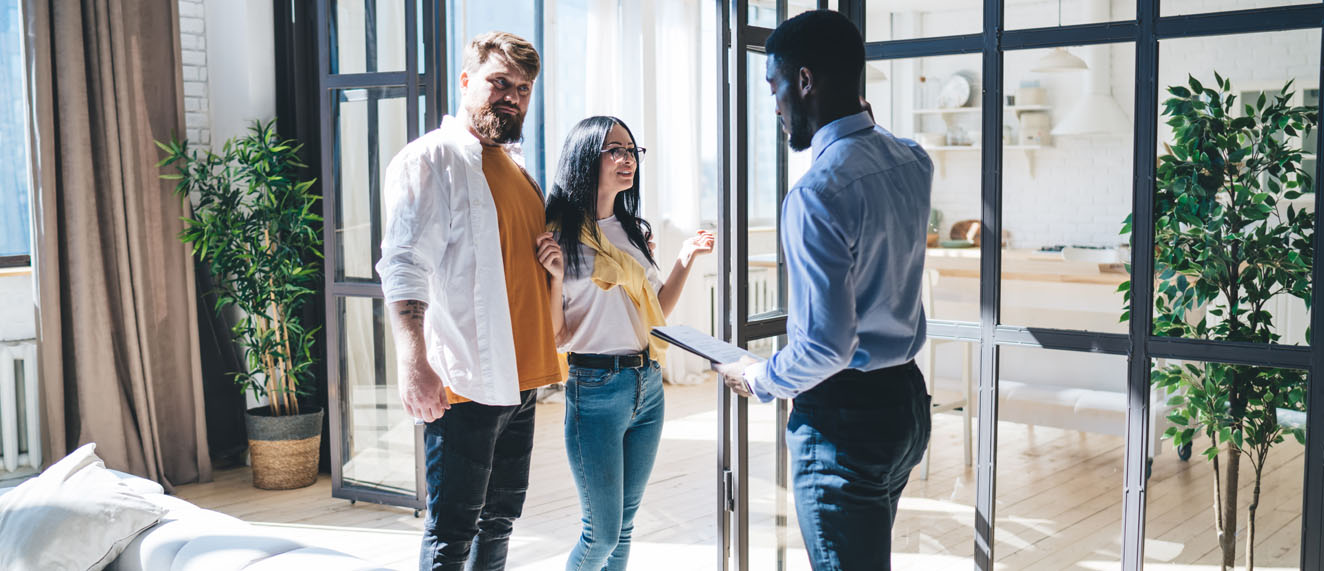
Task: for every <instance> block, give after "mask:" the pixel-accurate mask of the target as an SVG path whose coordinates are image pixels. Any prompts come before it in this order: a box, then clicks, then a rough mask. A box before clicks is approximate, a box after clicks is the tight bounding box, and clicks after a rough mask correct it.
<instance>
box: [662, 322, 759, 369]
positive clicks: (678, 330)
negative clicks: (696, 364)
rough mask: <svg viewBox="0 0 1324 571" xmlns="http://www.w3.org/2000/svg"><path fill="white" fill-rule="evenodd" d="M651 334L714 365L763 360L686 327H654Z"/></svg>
mask: <svg viewBox="0 0 1324 571" xmlns="http://www.w3.org/2000/svg"><path fill="white" fill-rule="evenodd" d="M652 333H653V336H654V337H657V338H658V339H661V340H663V341H666V342H667V343H670V344H672V345H675V346H677V347H680V348H681V349H684V350H686V351H689V352H690V353H694V354H695V355H698V356H700V357H703V358H705V359H708V360H709V361H712V362H713V363H714V364H719V365H720V364H725V363H734V362H736V361H739V360H740V358H741V357H750V358H752V359H758V360H760V361H763V360H764V359H763V357H760V356H758V355H755V354H753V353H750V352H749V351H746V350H744V349H741V348H740V347H737V346H735V345H732V344H730V343H727V342H725V341H722V340H719V339H716V338H714V337H713V336H711V335H708V334H707V333H704V332H702V331H699V330H698V329H695V328H693V327H690V326H688V325H668V326H665V327H654V328H653V331H652Z"/></svg>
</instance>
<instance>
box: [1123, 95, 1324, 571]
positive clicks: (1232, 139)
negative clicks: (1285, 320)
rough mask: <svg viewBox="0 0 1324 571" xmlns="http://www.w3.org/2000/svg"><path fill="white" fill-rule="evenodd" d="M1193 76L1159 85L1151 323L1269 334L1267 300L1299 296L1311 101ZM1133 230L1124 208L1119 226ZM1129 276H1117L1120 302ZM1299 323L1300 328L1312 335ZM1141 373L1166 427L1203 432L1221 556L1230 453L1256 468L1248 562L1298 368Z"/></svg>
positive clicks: (1219, 366) (1306, 278) (1204, 367)
mask: <svg viewBox="0 0 1324 571" xmlns="http://www.w3.org/2000/svg"><path fill="white" fill-rule="evenodd" d="M1214 81H1215V83H1214V85H1213V86H1212V87H1208V86H1205V85H1204V84H1202V83H1201V82H1200V81H1198V80H1197V79H1196V78H1195V77H1190V78H1189V82H1188V84H1189V85H1188V86H1180V85H1179V86H1172V87H1169V88H1168V93H1169V94H1170V95H1171V97H1170V98H1169V99H1167V100H1166V101H1164V102H1163V115H1164V116H1166V117H1168V121H1167V124H1168V125H1169V126H1171V127H1172V129H1173V142H1172V143H1171V144H1170V146H1169V147H1168V149H1167V153H1166V154H1164V155H1163V156H1161V157H1159V164H1158V171H1157V188H1156V194H1155V197H1154V216H1155V236H1154V238H1155V246H1154V271H1155V274H1156V275H1157V280H1156V283H1155V295H1154V311H1155V314H1154V334H1155V335H1164V336H1171V337H1186V338H1196V339H1210V340H1219V341H1241V342H1251V343H1273V342H1276V341H1278V340H1279V338H1280V335H1279V334H1278V333H1277V332H1276V331H1275V329H1274V323H1273V317H1274V316H1273V315H1271V314H1270V312H1269V311H1268V310H1267V309H1266V305H1267V304H1268V303H1269V302H1270V300H1272V299H1274V298H1275V297H1276V296H1279V295H1290V296H1294V297H1296V298H1299V299H1301V300H1304V301H1305V303H1306V307H1307V308H1309V307H1310V303H1311V299H1310V269H1311V266H1310V264H1311V260H1312V259H1313V257H1314V246H1313V242H1312V239H1313V236H1314V229H1315V228H1314V214H1313V213H1312V212H1309V211H1304V210H1301V209H1298V208H1297V207H1296V206H1294V205H1293V204H1290V201H1292V200H1295V199H1298V198H1300V197H1303V196H1310V195H1313V192H1314V190H1313V181H1312V178H1311V175H1310V173H1308V172H1306V170H1305V169H1303V168H1302V166H1301V165H1302V158H1303V157H1302V150H1301V144H1300V141H1301V140H1302V139H1303V138H1305V137H1309V136H1311V132H1312V130H1313V129H1314V128H1316V126H1317V125H1318V122H1319V116H1318V113H1317V112H1316V111H1315V110H1313V109H1309V108H1306V107H1300V106H1293V105H1292V104H1291V100H1292V98H1293V93H1292V91H1291V88H1292V87H1291V86H1292V83H1291V82H1290V81H1289V82H1288V83H1287V84H1286V85H1285V86H1284V87H1283V89H1282V90H1281V91H1279V92H1278V93H1277V94H1261V95H1260V96H1259V97H1258V98H1257V99H1256V100H1255V101H1247V102H1243V103H1242V104H1241V106H1240V107H1239V106H1238V102H1237V96H1236V95H1235V94H1234V92H1233V91H1232V83H1231V82H1230V81H1229V80H1227V79H1226V78H1224V77H1222V76H1220V75H1219V74H1217V73H1215V74H1214ZM1130 232H1131V219H1130V218H1128V219H1127V220H1126V223H1125V224H1124V226H1123V229H1122V234H1129V233H1130ZM1130 285H1131V284H1130V282H1126V283H1124V284H1122V285H1121V287H1120V288H1119V290H1120V291H1123V292H1125V294H1124V295H1125V299H1126V301H1127V303H1128V308H1127V311H1126V312H1125V313H1124V314H1123V316H1122V320H1123V321H1125V320H1127V319H1129V318H1130V308H1129V304H1130ZM1309 336H1310V332H1309V331H1307V332H1306V337H1307V339H1309ZM1151 380H1152V382H1153V384H1154V385H1155V386H1157V387H1160V388H1162V389H1165V391H1164V392H1165V393H1166V394H1168V395H1171V397H1170V400H1169V401H1168V405H1169V406H1171V407H1173V408H1172V410H1171V413H1170V414H1169V415H1168V420H1170V421H1171V422H1172V423H1173V425H1174V426H1172V427H1170V428H1168V429H1167V431H1166V432H1165V433H1164V437H1166V438H1169V439H1171V440H1172V442H1173V444H1174V445H1176V446H1177V447H1179V448H1180V447H1183V446H1190V445H1191V443H1192V441H1193V440H1194V438H1195V436H1196V435H1197V434H1204V435H1205V436H1206V437H1207V438H1208V439H1209V441H1210V443H1211V444H1210V446H1209V447H1208V448H1207V449H1205V450H1204V456H1205V457H1206V458H1207V459H1208V460H1209V461H1210V462H1211V464H1212V467H1213V470H1214V497H1215V503H1214V512H1215V513H1214V516H1215V530H1216V532H1217V534H1218V541H1219V547H1220V548H1221V551H1222V555H1223V557H1222V563H1223V568H1224V569H1227V568H1229V567H1231V566H1233V565H1234V564H1235V559H1236V536H1237V515H1238V513H1237V512H1238V510H1237V505H1238V504H1237V500H1238V489H1239V487H1240V465H1241V458H1242V456H1245V457H1247V458H1248V460H1249V462H1250V465H1251V469H1252V470H1253V473H1254V487H1253V490H1252V497H1251V501H1250V504H1249V507H1248V508H1247V533H1246V567H1247V569H1253V568H1254V566H1255V555H1254V547H1255V514H1256V510H1257V509H1258V507H1259V505H1260V491H1261V490H1260V482H1261V477H1262V476H1263V471H1264V465H1265V461H1266V460H1267V458H1268V455H1269V451H1270V449H1271V448H1272V447H1273V446H1274V445H1275V444H1278V443H1281V442H1283V441H1284V439H1285V437H1286V436H1289V435H1290V436H1294V437H1295V438H1296V439H1297V440H1298V441H1301V442H1303V443H1304V441H1305V433H1304V426H1296V425H1293V423H1290V422H1289V423H1287V424H1284V423H1281V422H1280V416H1284V417H1290V416H1291V415H1292V413H1291V412H1289V411H1301V412H1304V411H1305V392H1306V391H1305V388H1306V375H1305V372H1303V371H1298V370H1290V369H1276V368H1263V367H1250V366H1245V365H1230V364H1223V363H1203V364H1190V363H1187V364H1172V365H1161V366H1156V367H1155V368H1154V369H1153V370H1152V372H1151Z"/></svg>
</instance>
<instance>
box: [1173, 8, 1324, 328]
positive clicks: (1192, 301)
mask: <svg viewBox="0 0 1324 571" xmlns="http://www.w3.org/2000/svg"><path fill="white" fill-rule="evenodd" d="M1319 42H1320V31H1319V30H1317V29H1315V30H1302V31H1291V32H1275V33H1265V34H1248V35H1237V36H1223V37H1209V38H1194V39H1180V40H1170V41H1164V42H1162V43H1161V45H1160V49H1161V50H1162V54H1161V56H1162V57H1161V58H1160V59H1161V61H1160V67H1159V78H1158V80H1159V88H1160V101H1159V104H1160V107H1159V111H1160V113H1161V116H1160V117H1159V125H1158V137H1159V138H1158V141H1159V143H1160V144H1159V157H1158V174H1157V190H1156V194H1155V204H1154V214H1155V219H1156V235H1155V243H1156V248H1155V260H1154V271H1155V278H1156V280H1155V283H1156V288H1157V290H1156V291H1157V296H1156V299H1155V306H1154V315H1155V320H1154V333H1155V334H1156V335H1164V336H1173V337H1188V338H1202V339H1217V340H1230V341H1247V342H1260V343H1283V344H1291V345H1304V344H1306V343H1307V339H1306V330H1307V327H1308V325H1309V321H1310V312H1309V310H1308V309H1307V307H1306V304H1305V301H1304V300H1305V299H1307V298H1308V297H1309V292H1310V272H1311V263H1312V252H1313V250H1312V248H1311V238H1312V236H1313V231H1312V230H1311V226H1312V223H1311V222H1312V221H1311V218H1313V211H1314V193H1313V188H1311V183H1310V181H1311V179H1312V178H1313V175H1314V174H1315V173H1314V172H1313V171H1311V172H1307V171H1305V170H1303V168H1302V167H1303V166H1307V165H1309V166H1310V167H1312V168H1313V164H1312V163H1307V162H1306V161H1307V159H1310V158H1313V154H1307V151H1309V150H1314V147H1312V146H1308V143H1306V142H1305V141H1303V137H1304V136H1305V135H1306V134H1307V133H1309V135H1310V137H1309V138H1310V139H1312V140H1313V139H1314V138H1315V137H1316V136H1317V135H1318V133H1317V132H1316V131H1314V129H1313V128H1314V127H1316V126H1317V125H1318V116H1317V114H1318V110H1319V102H1318V98H1317V97H1318V95H1317V93H1318V89H1319V73H1320V72H1319V50H1318V49H1315V48H1317V47H1318V46H1319ZM1312 46H1313V47H1312ZM1289 82H1291V86H1290V87H1288V88H1286V89H1284V86H1286V85H1287V84H1288V83H1289ZM1197 91H1198V93H1196V92H1197ZM1307 91H1309V92H1310V94H1311V96H1312V98H1313V99H1312V100H1311V103H1310V104H1309V106H1307V104H1306V100H1305V98H1304V96H1305V94H1306V92H1307ZM1248 106H1249V108H1248ZM1209 109H1218V112H1217V113H1211V112H1209ZM1190 125H1200V126H1201V127H1200V128H1191V127H1189V126H1190ZM1215 129H1217V130H1222V131H1226V132H1230V133H1232V132H1235V133H1236V135H1235V136H1234V137H1225V136H1222V135H1220V136H1218V137H1217V138H1214V137H1210V136H1208V135H1206V133H1209V132H1213V131H1214V130H1215ZM1313 144H1314V143H1309V145H1313ZM1193 149H1200V152H1199V153H1192V150H1193Z"/></svg>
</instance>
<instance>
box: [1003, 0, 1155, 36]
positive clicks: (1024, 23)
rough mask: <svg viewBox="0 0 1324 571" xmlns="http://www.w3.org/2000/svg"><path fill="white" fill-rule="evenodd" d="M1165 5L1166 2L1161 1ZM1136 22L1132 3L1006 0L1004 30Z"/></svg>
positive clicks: (1122, 0)
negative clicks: (1123, 21)
mask: <svg viewBox="0 0 1324 571" xmlns="http://www.w3.org/2000/svg"><path fill="white" fill-rule="evenodd" d="M1164 2H1167V0H1164ZM1135 19H1136V0H1008V1H1007V15H1006V20H1007V29H1009V30H1018V29H1023V28H1052V27H1055V26H1074V25H1077V24H1097V23H1099V22H1116V21H1119V20H1135Z"/></svg>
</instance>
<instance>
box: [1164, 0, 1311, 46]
mask: <svg viewBox="0 0 1324 571" xmlns="http://www.w3.org/2000/svg"><path fill="white" fill-rule="evenodd" d="M1303 4H1319V2H1304V1H1302V0H1162V1H1161V2H1159V15H1160V16H1180V15H1183V14H1200V13H1206V12H1226V11H1229V10H1250V9H1254V8H1275V7H1279V6H1300V5H1303ZM1316 51H1318V50H1316Z"/></svg>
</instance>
